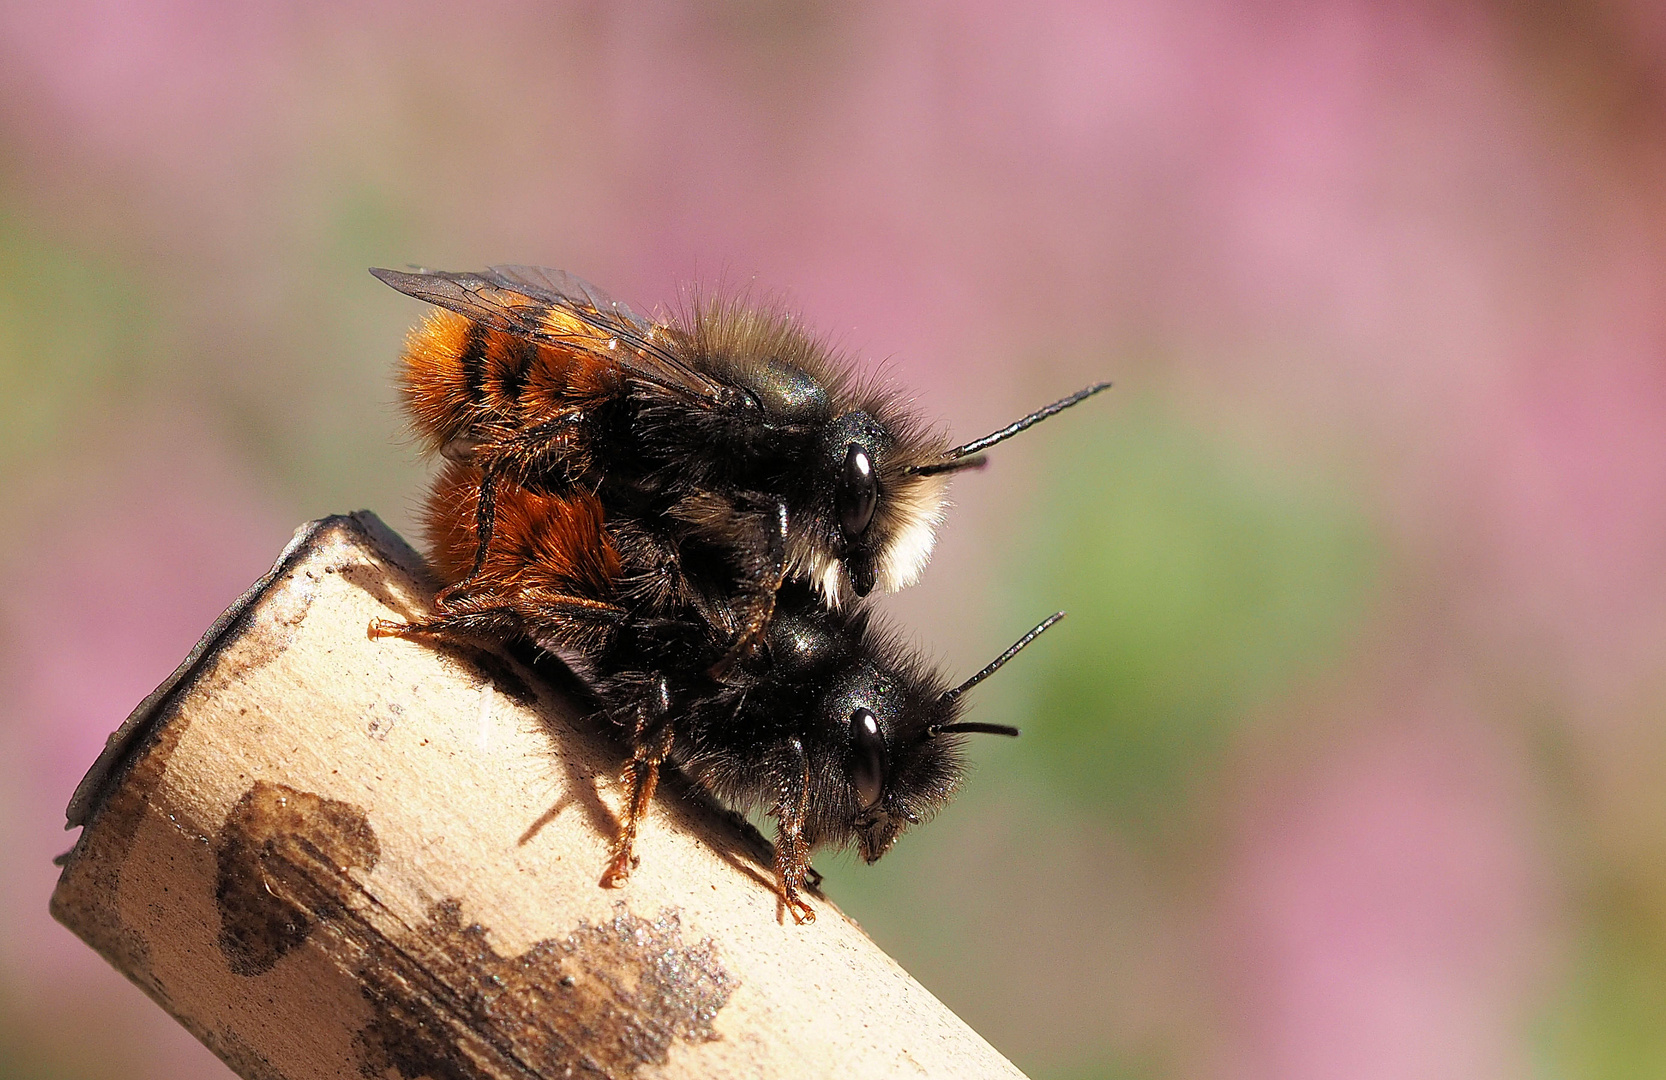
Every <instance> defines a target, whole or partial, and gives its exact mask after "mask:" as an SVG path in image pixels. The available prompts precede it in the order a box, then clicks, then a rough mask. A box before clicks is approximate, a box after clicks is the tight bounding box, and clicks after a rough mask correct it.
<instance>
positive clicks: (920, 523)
mask: <svg viewBox="0 0 1666 1080" xmlns="http://www.w3.org/2000/svg"><path fill="white" fill-rule="evenodd" d="M1109 386H1110V383H1096V384H1094V385H1093V386H1089V387H1087V388H1086V389H1083V390H1080V391H1078V392H1076V393H1074V394H1072V395H1070V396H1069V397H1067V398H1064V399H1062V400H1060V401H1056V402H1054V403H1053V404H1051V405H1048V406H1047V407H1046V408H1044V409H1039V410H1037V411H1036V412H1033V413H1031V414H1030V415H1028V416H1026V417H1024V418H1023V419H1022V420H1018V421H1015V422H1014V423H1011V424H1008V425H1007V426H1006V427H1004V428H1002V429H1001V430H999V431H996V432H992V433H991V434H989V435H986V436H984V437H983V438H981V439H975V440H973V441H972V442H969V443H966V444H965V445H963V446H957V447H953V448H947V449H946V448H945V442H946V440H941V439H937V438H933V437H931V436H930V435H928V434H926V433H925V432H923V431H921V430H919V427H918V424H917V423H916V422H915V421H914V420H913V418H912V416H910V415H909V414H908V413H907V412H906V411H905V410H903V409H901V408H899V407H898V406H897V403H896V402H894V401H892V400H889V399H883V398H881V399H877V400H875V401H873V402H871V403H870V405H869V406H868V407H863V408H856V409H852V410H851V411H849V412H846V413H843V414H842V415H840V416H837V417H835V418H834V419H833V420H832V421H831V422H830V423H829V424H828V425H827V427H826V428H825V429H824V431H823V435H822V439H821V446H820V451H819V455H818V461H817V463H816V465H815V468H816V469H817V470H818V471H819V472H820V474H821V478H820V480H821V482H820V483H819V484H818V485H817V490H818V491H819V493H820V499H819V502H820V505H819V506H818V507H817V508H816V510H817V513H816V514H815V516H816V517H817V518H819V519H820V520H819V528H816V529H812V530H808V533H809V536H808V537H807V538H806V541H805V543H806V544H807V545H808V549H807V550H801V551H798V552H794V553H793V554H794V561H795V563H796V564H797V565H799V566H801V567H805V568H807V569H808V576H809V577H810V578H811V580H812V581H814V582H815V584H816V587H817V588H818V589H819V590H820V591H821V594H822V596H823V597H824V598H825V599H826V601H827V602H828V603H829V604H831V605H837V604H839V603H840V602H841V600H842V599H843V598H844V597H845V595H846V594H847V590H848V592H849V593H854V594H855V595H857V596H866V595H868V593H870V592H872V591H873V590H874V589H875V588H878V589H880V590H882V591H884V592H894V591H896V590H897V589H901V588H904V587H905V586H908V585H911V584H913V583H914V580H915V579H916V578H918V577H919V576H920V572H921V571H922V570H923V569H925V565H926V561H927V560H928V559H930V557H931V549H932V546H933V544H934V543H935V542H936V536H937V526H938V525H939V524H940V523H941V522H942V519H943V514H944V511H945V510H946V509H947V506H948V479H949V475H950V474H951V473H955V472H958V471H960V470H961V469H975V468H981V467H982V466H983V464H984V457H983V454H982V451H984V450H986V449H988V448H989V447H991V446H994V445H995V444H996V443H999V442H1002V441H1004V440H1006V439H1009V438H1011V437H1012V436H1014V435H1016V434H1018V433H1019V432H1020V431H1023V430H1024V429H1025V428H1028V427H1030V426H1032V425H1034V424H1037V423H1040V422H1041V421H1042V420H1045V419H1047V418H1048V417H1049V416H1052V415H1053V414H1054V413H1057V412H1060V411H1062V410H1064V409H1068V408H1069V407H1070V406H1072V405H1074V404H1076V403H1077V402H1079V401H1082V400H1085V399H1086V398H1089V397H1092V396H1093V395H1094V394H1097V393H1099V392H1100V391H1101V390H1104V389H1106V388H1108V387H1109ZM818 540H819V543H818V542H817V541H818ZM834 556H836V557H834Z"/></svg>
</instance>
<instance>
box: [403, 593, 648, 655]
mask: <svg viewBox="0 0 1666 1080" xmlns="http://www.w3.org/2000/svg"><path fill="white" fill-rule="evenodd" d="M514 599H515V601H517V602H518V603H511V602H507V601H506V600H505V599H504V598H503V597H502V596H499V595H494V594H492V593H478V594H475V595H464V596H452V597H450V598H449V599H447V598H444V597H438V598H436V599H435V606H436V610H435V611H434V613H433V614H431V615H429V616H428V617H426V618H422V619H416V620H413V621H411V622H395V621H393V620H392V619H372V620H370V637H371V639H372V640H378V639H380V638H387V637H404V638H409V637H476V638H495V639H502V638H510V637H517V636H525V637H529V638H531V639H532V640H533V642H534V643H535V644H537V645H539V646H540V647H541V648H553V647H554V646H558V645H559V644H560V642H561V641H562V640H563V638H562V636H561V635H560V634H559V633H554V634H552V633H545V631H546V630H547V629H548V628H549V627H550V626H551V625H555V626H558V627H564V628H566V629H568V630H569V631H570V630H571V625H572V623H573V621H574V620H576V619H589V620H601V621H612V620H615V619H617V618H618V617H619V615H620V614H621V612H620V609H619V608H618V607H617V606H615V605H613V604H606V603H603V602H602V601H600V600H590V599H588V598H586V597H582V596H567V595H564V594H562V593H557V592H554V591H553V590H550V589H537V588H533V589H527V590H524V591H523V592H521V593H519V594H517V595H516V596H515V598H514ZM546 641H548V642H550V644H549V645H546V644H545V642H546Z"/></svg>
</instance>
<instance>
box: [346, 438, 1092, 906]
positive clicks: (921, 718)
mask: <svg viewBox="0 0 1666 1080" xmlns="http://www.w3.org/2000/svg"><path fill="white" fill-rule="evenodd" d="M481 490H482V488H481V476H480V473H479V471H478V470H477V469H474V468H472V467H469V466H464V465H461V464H457V463H453V464H451V465H448V466H447V467H446V469H445V471H444V472H443V473H442V475H441V476H440V478H439V480H438V482H437V483H436V485H435V487H434V490H433V491H432V492H431V494H430V496H429V500H428V504H427V518H428V521H427V524H428V532H429V544H430V559H431V562H432V563H433V565H434V568H435V570H436V571H437V572H438V574H439V575H440V576H441V578H442V579H444V580H445V581H447V582H452V583H455V582H457V581H459V580H460V579H461V578H462V577H463V576H464V575H466V574H472V577H470V579H469V584H468V587H467V589H466V590H464V591H461V592H458V593H455V594H453V596H452V598H451V599H450V600H448V601H447V602H446V603H444V604H441V605H439V606H438V608H437V609H436V611H435V612H434V613H433V614H432V615H430V616H429V617H427V618H425V619H420V620H417V621H415V622H412V623H395V622H389V621H386V620H378V621H377V622H375V623H372V624H371V633H372V635H373V636H377V637H380V636H384V635H396V636H412V637H421V636H439V637H445V636H475V637H488V638H500V639H502V638H520V639H525V640H529V641H531V642H532V643H533V644H535V645H537V646H538V647H540V648H542V649H544V650H545V651H547V652H550V653H553V654H555V655H557V656H560V657H561V658H563V659H565V660H566V661H567V662H568V663H569V665H570V666H571V667H572V668H573V669H574V671H575V672H577V673H578V674H579V675H580V677H581V678H583V679H584V680H585V682H586V683H587V684H588V685H589V687H590V688H591V690H592V691H593V692H594V693H595V695H596V699H597V701H598V703H599V705H600V711H601V713H602V714H603V715H604V716H605V717H606V718H607V719H608V720H609V721H610V722H611V723H612V724H613V725H614V726H616V728H617V729H618V731H619V732H620V734H621V735H622V736H623V737H624V739H625V741H626V743H627V744H628V745H629V747H630V749H631V759H630V763H629V765H628V766H627V767H626V771H625V780H626V783H627V786H628V789H629V791H628V796H627V800H626V811H625V814H624V817H623V820H622V822H621V824H620V829H619V833H618V835H617V837H616V838H615V841H614V846H613V852H612V856H611V858H610V859H609V862H608V865H607V869H606V871H605V872H604V874H603V878H602V881H603V884H606V885H618V884H620V883H622V882H623V881H624V879H625V878H626V877H627V876H628V875H629V873H630V870H631V867H632V865H633V862H634V859H633V856H632V846H633V844H634V842H635V839H636V834H637V829H638V826H639V824H640V822H641V820H642V818H643V816H644V815H645V814H646V813H647V809H648V805H649V802H650V801H651V799H652V798H653V794H654V789H655V786H656V784H657V781H658V777H659V770H660V767H661V766H662V765H663V764H664V763H666V762H670V763H671V764H673V765H675V766H676V767H677V768H678V769H679V770H680V771H681V772H682V773H684V774H685V775H686V776H687V777H688V778H689V779H690V780H692V781H693V782H694V783H696V784H698V785H699V786H700V787H702V788H703V789H704V790H706V791H708V792H709V793H711V794H712V795H714V796H716V797H718V798H719V799H722V800H723V801H725V802H727V803H729V804H730V805H732V806H735V807H737V808H739V809H748V810H752V809H755V810H760V811H764V812H766V813H767V814H768V815H769V816H771V817H774V818H775V819H776V823H777V824H776V831H777V837H776V845H775V872H776V878H777V881H778V883H779V886H780V890H781V897H782V900H783V902H784V903H785V905H786V907H787V910H788V911H789V912H790V913H791V914H792V916H793V918H794V919H795V920H796V921H799V922H804V921H806V920H809V919H813V918H814V917H815V913H814V911H813V910H812V909H811V908H810V905H809V904H808V903H807V902H806V901H805V900H804V898H803V896H802V895H801V894H800V890H801V889H802V888H803V886H804V883H805V877H806V874H807V873H809V872H810V851H811V850H812V849H813V848H815V847H817V846H821V845H831V846H835V847H847V846H850V845H855V846H856V848H857V850H858V852H859V853H860V854H861V856H862V858H864V859H865V860H867V861H868V862H870V863H871V862H873V861H875V860H876V859H878V858H879V857H880V856H882V855H884V854H885V852H886V851H887V850H889V849H890V847H891V845H892V844H893V843H894V842H895V841H896V839H897V837H898V835H900V834H901V832H902V831H903V830H904V829H906V828H907V827H908V826H909V825H912V824H917V823H919V822H921V821H923V820H925V819H926V818H928V817H930V816H931V815H932V814H934V813H935V812H936V811H938V810H939V809H941V808H942V807H943V806H944V805H945V804H946V803H947V801H948V800H949V798H950V796H951V795H952V794H953V792H954V790H955V788H956V787H957V786H958V784H959V782H960V778H961V775H962V772H963V764H962V761H961V745H960V743H961V737H962V736H963V735H965V734H968V733H974V732H985V733H992V734H1002V735H1017V734H1018V730H1017V729H1016V728H1012V727H1007V726H1005V725H1000V724H982V723H966V722H963V721H961V720H960V719H959V714H960V709H961V697H962V695H963V694H964V693H965V692H966V691H967V690H968V689H970V688H971V687H973V686H975V685H976V684H977V683H979V682H981V681H982V680H983V679H984V678H986V677H987V676H988V675H989V674H990V673H991V672H993V671H995V670H996V669H997V668H999V667H1000V666H1001V665H1002V664H1004V663H1005V662H1006V661H1007V660H1009V659H1011V658H1012V656H1013V655H1014V654H1016V653H1017V652H1018V650H1020V649H1022V648H1023V647H1024V646H1025V645H1027V644H1029V643H1030V642H1031V641H1032V640H1034V639H1035V637H1036V636H1037V635H1039V634H1040V633H1041V632H1042V631H1044V630H1046V629H1047V628H1048V627H1049V626H1051V625H1053V623H1055V622H1057V621H1058V620H1059V619H1060V618H1062V617H1063V616H1062V614H1061V615H1054V616H1052V617H1051V618H1049V619H1047V620H1046V621H1045V622H1043V623H1042V624H1041V625H1039V626H1037V627H1036V628H1035V629H1034V630H1031V631H1030V632H1029V633H1028V634H1026V635H1025V636H1024V637H1023V638H1021V639H1020V640H1019V641H1018V642H1017V643H1016V644H1015V645H1013V646H1012V647H1011V648H1010V649H1008V650H1007V651H1006V652H1005V653H1003V654H1002V655H1001V656H1000V657H999V658H997V659H996V660H995V661H994V662H993V663H991V664H989V665H988V666H986V667H985V668H984V669H983V670H982V671H979V672H978V673H977V674H976V675H974V676H972V677H971V678H970V679H967V680H966V681H965V682H963V683H961V684H960V685H958V686H950V685H949V683H948V681H947V680H945V679H943V678H942V677H941V676H940V675H939V674H938V673H937V672H935V671H933V670H932V669H931V668H930V666H929V665H927V664H925V663H924V662H923V661H922V660H921V659H920V658H919V657H918V656H917V655H916V654H915V653H914V652H913V651H911V650H909V649H908V648H907V647H905V646H904V645H903V644H902V643H901V641H900V640H899V639H898V638H897V637H896V636H895V635H894V634H892V633H891V632H890V631H889V630H887V629H885V628H884V627H882V626H880V625H879V624H878V623H877V622H876V621H874V620H873V619H872V618H871V617H870V615H869V613H868V612H867V610H866V609H865V607H864V606H862V605H851V606H846V607H845V608H843V609H833V608H829V607H827V606H826V605H825V604H824V603H823V602H822V600H821V598H820V597H819V596H818V595H817V594H816V593H815V592H814V591H813V590H812V589H811V588H810V587H809V586H808V585H807V584H805V583H801V582H794V583H789V584H788V585H786V586H785V587H783V588H782V590H781V592H780V595H779V598H778V599H777V602H776V604H775V610H774V614H773V616H772V617H771V619H770V620H769V621H768V623H767V624H766V626H765V629H764V643H765V648H764V649H763V650H761V655H759V656H754V657H747V658H742V660H741V661H740V662H738V663H737V664H735V665H734V666H733V667H732V668H730V669H729V670H727V671H726V672H725V673H724V675H723V677H722V678H721V679H720V678H717V677H715V676H714V675H713V674H712V668H713V665H714V664H715V662H716V661H717V660H718V659H719V658H721V657H722V656H723V655H724V654H725V652H726V650H727V649H728V646H729V635H728V634H727V633H725V632H723V631H721V630H719V629H718V628H717V627H715V626H714V625H713V624H711V623H708V622H706V621H705V620H704V619H700V618H695V617H661V616H651V615H644V614H642V613H640V612H638V613H633V612H631V611H630V610H629V609H628V606H627V604H626V603H625V602H624V597H623V596H622V595H621V593H622V589H623V585H624V579H623V577H622V576H621V574H620V567H621V562H620V558H619V554H618V551H617V549H616V547H615V545H614V543H613V541H612V539H611V538H610V537H609V535H608V533H607V530H606V529H605V528H604V520H603V517H602V506H601V502H600V500H599V499H597V497H596V496H595V495H593V494H591V493H589V492H585V491H568V492H566V493H563V494H540V493H536V492H533V491H530V490H528V489H526V488H524V487H520V486H518V485H516V486H507V487H505V489H504V491H503V492H502V493H501V494H500V496H499V503H498V507H497V514H496V533H495V535H494V537H493V541H492V544H491V547H490V549H489V550H488V551H487V553H486V557H485V559H484V560H483V561H481V562H480V563H479V565H476V561H475V556H476V552H477V549H478V538H477V536H476V532H475V525H476V522H477V521H478V520H479V519H478V509H479V499H480V492H481Z"/></svg>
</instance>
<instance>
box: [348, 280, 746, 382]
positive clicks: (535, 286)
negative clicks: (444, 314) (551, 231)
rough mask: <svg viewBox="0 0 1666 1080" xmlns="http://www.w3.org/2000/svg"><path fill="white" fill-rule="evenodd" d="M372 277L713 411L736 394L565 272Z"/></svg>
mask: <svg viewBox="0 0 1666 1080" xmlns="http://www.w3.org/2000/svg"><path fill="white" fill-rule="evenodd" d="M370 272H371V273H372V274H374V275H375V276H376V277H377V278H379V279H380V280H382V281H383V282H385V283H387V284H388V285H390V286H392V287H393V288H395V289H397V290H399V291H400V292H402V293H404V294H405V295H406V296H414V297H416V298H417V299H418V300H425V301H427V302H428V303H430V304H434V305H436V306H437V307H443V308H447V309H449V310H451V311H455V312H457V314H459V315H463V316H466V317H467V318H470V319H473V320H474V321H475V322H477V323H480V324H482V325H484V326H488V327H491V328H492V329H494V330H501V331H503V332H504V333H508V334H514V335H515V336H516V337H523V338H527V339H530V340H532V341H540V342H546V343H548V344H551V345H560V346H563V347H565V348H569V349H572V348H577V349H582V350H584V351H586V352H589V353H592V354H595V355H597V356H600V357H603V358H605V359H606V360H608V361H610V362H612V363H615V364H618V365H619V367H620V368H622V369H623V370H624V371H625V372H626V373H627V374H629V375H632V376H635V377H636V378H639V379H641V380H643V381H644V382H648V383H651V384H653V385H654V386H657V387H660V388H662V389H665V390H669V391H672V392H673V393H677V394H680V395H683V396H686V397H692V398H694V399H696V400H697V401H699V402H701V403H704V404H708V405H715V404H717V403H718V402H720V401H723V400H726V399H727V397H729V396H730V395H731V394H732V391H731V390H730V389H729V388H727V387H725V386H724V385H723V384H721V383H719V382H717V381H715V380H713V379H712V378H711V377H710V376H707V375H705V374H702V373H701V372H699V371H696V370H695V369H693V368H691V367H690V366H689V365H688V364H687V363H685V362H684V361H683V360H681V359H680V358H678V357H677V356H676V355H675V354H674V353H673V352H671V350H670V349H668V348H667V347H666V346H665V345H664V344H663V343H662V342H661V340H659V339H660V338H661V337H662V336H663V331H662V330H661V329H660V328H659V327H656V326H655V325H654V324H653V323H650V322H649V321H648V320H646V319H644V318H642V316H640V315H638V314H637V313H636V312H634V311H632V310H631V309H630V308H629V307H628V306H627V305H625V304H623V303H621V302H620V301H618V300H614V299H613V298H612V297H610V296H608V295H607V294H606V293H604V292H602V290H600V289H598V288H596V287H595V286H594V285H591V284H590V283H589V282H587V281H584V280H582V279H581V278H577V277H574V276H573V275H572V274H569V273H566V272H565V271H562V270H550V269H547V268H545V267H541V266H493V267H488V268H487V269H485V270H482V271H479V272H465V273H456V272H452V271H446V270H420V269H419V270H414V271H411V272H409V273H407V272H404V271H400V270H383V269H380V268H372V269H371V271H370ZM574 320H577V322H578V323H579V324H580V327H582V332H578V331H579V330H580V327H575V326H574V325H573V324H574ZM616 345H624V346H625V348H624V349H618V348H616Z"/></svg>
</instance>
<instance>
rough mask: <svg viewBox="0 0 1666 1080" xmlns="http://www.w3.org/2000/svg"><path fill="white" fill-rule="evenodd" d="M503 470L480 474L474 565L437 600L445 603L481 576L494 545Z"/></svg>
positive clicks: (492, 469) (475, 525)
mask: <svg viewBox="0 0 1666 1080" xmlns="http://www.w3.org/2000/svg"><path fill="white" fill-rule="evenodd" d="M502 478H503V473H502V470H501V469H499V468H497V467H492V468H489V469H486V470H485V471H484V472H483V473H481V476H480V497H479V498H478V499H476V500H475V504H474V535H475V542H474V565H473V566H471V567H469V572H468V573H467V574H465V575H464V576H463V580H461V581H458V582H455V583H453V584H451V585H448V586H446V587H445V588H443V589H441V590H440V593H439V595H438V596H436V597H435V598H434V599H435V602H436V603H439V604H444V603H445V602H446V601H447V600H449V599H450V598H451V597H453V596H455V595H456V594H457V592H458V591H459V590H461V589H463V588H465V587H466V586H467V585H468V583H469V582H471V581H473V580H474V579H475V578H477V577H479V576H480V571H481V570H482V569H484V568H485V566H486V555H487V553H488V552H489V551H490V550H491V547H492V527H493V523H494V522H495V521H496V520H497V486H498V482H499V481H500V480H502Z"/></svg>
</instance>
